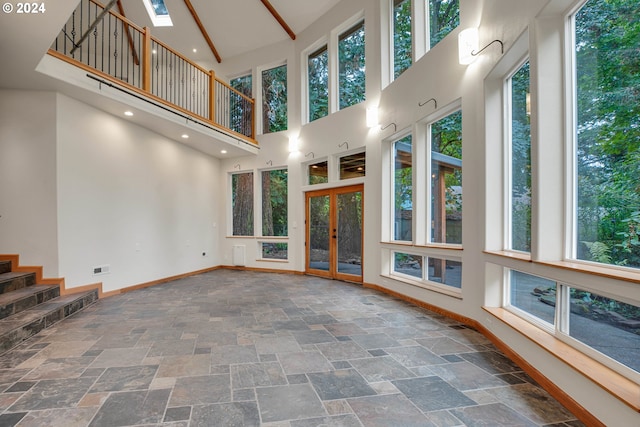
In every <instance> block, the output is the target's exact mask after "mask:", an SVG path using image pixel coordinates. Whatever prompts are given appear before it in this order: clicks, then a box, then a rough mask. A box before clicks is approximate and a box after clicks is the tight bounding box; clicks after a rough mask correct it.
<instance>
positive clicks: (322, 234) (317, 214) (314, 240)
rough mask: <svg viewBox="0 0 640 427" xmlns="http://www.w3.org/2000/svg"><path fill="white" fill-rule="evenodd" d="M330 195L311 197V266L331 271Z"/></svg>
mask: <svg viewBox="0 0 640 427" xmlns="http://www.w3.org/2000/svg"><path fill="white" fill-rule="evenodd" d="M329 231H330V230H329V196H318V197H310V198H309V268H313V269H316V270H325V271H329V243H330V241H329V239H330V235H329Z"/></svg>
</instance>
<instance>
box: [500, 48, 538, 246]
mask: <svg viewBox="0 0 640 427" xmlns="http://www.w3.org/2000/svg"><path fill="white" fill-rule="evenodd" d="M527 62H529V69H530V70H531V58H530V57H529V55H528V53H527V55H526V56H524V57H523V58H522V59H520V60H519V61H518V62H516V65H514V66H513V67H511V68H510V69H509V71H508V72H507V76H506V77H505V79H504V83H503V86H504V87H503V94H504V95H503V104H504V136H503V140H504V147H503V150H504V153H505V159H504V176H505V179H504V189H503V191H504V199H505V200H504V213H503V215H504V230H503V243H502V247H503V248H504V250H506V251H509V252H516V253H521V254H523V255H526V256H530V255H531V248H530V250H529V252H526V251H521V250H518V249H514V248H513V127H512V124H513V117H512V113H513V103H512V94H513V92H512V84H511V81H512V78H513V76H514V75H515V74H516V73H517V72H519V71H520V69H521V68H522V67H523V66H524V64H526V63H527ZM529 91H530V92H529V93H530V98H532V97H533V90H532V87H531V71H529ZM530 116H531V119H530V133H529V160H530V163H529V166H530V168H531V173H533V165H532V163H533V160H532V159H531V144H532V139H533V138H532V135H531V131H532V130H533V111H531V112H530ZM532 181H533V179H532ZM531 187H533V182H532V183H531ZM530 190H531V193H532V195H531V200H533V188H531V189H530ZM530 209H533V206H532V203H531V201H530ZM531 222H533V219H532V220H531ZM531 229H532V224H529V237H530V240H533V235H532V234H533V233H532V230H531Z"/></svg>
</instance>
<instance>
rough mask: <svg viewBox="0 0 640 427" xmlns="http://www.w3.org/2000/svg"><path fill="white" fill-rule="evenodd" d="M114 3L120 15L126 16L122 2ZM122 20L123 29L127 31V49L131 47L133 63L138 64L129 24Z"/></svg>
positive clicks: (138, 59) (138, 60)
mask: <svg viewBox="0 0 640 427" xmlns="http://www.w3.org/2000/svg"><path fill="white" fill-rule="evenodd" d="M116 4H117V5H118V11H119V12H120V15H122V16H123V17H125V18H126V15H125V14H124V7H123V6H122V2H121V1H120V0H118V2H117V3H116ZM123 22H124V31H125V32H126V33H127V40H128V41H129V49H131V55H132V56H133V63H134V64H136V65H140V58H138V52H136V46H135V44H134V43H133V39H132V38H131V33H130V32H129V24H127V22H126V21H123Z"/></svg>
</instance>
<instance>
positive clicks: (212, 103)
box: [209, 70, 216, 123]
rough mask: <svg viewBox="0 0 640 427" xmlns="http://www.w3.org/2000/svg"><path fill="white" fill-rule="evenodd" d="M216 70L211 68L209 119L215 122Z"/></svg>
mask: <svg viewBox="0 0 640 427" xmlns="http://www.w3.org/2000/svg"><path fill="white" fill-rule="evenodd" d="M215 87H216V72H215V71H213V70H211V71H209V120H211V122H212V123H215V120H216V114H215V108H216V89H215Z"/></svg>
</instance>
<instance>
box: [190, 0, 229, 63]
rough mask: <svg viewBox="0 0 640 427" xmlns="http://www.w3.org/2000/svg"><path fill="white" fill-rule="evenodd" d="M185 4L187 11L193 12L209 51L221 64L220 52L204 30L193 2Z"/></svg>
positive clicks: (192, 14)
mask: <svg viewBox="0 0 640 427" xmlns="http://www.w3.org/2000/svg"><path fill="white" fill-rule="evenodd" d="M184 4H185V5H186V6H187V9H189V12H191V16H192V17H193V20H194V21H196V25H197V26H198V28H199V29H200V32H201V33H202V37H204V39H205V40H206V42H207V44H208V45H209V49H211V52H212V53H213V56H215V57H216V60H217V61H218V64H219V63H221V62H222V58H221V57H220V54H219V53H218V50H217V49H216V47H215V46H214V45H213V42H212V41H211V38H210V37H209V34H207V30H206V29H205V28H204V25H202V21H200V17H199V16H198V13H197V12H196V10H195V9H194V8H193V5H192V4H191V1H190V0H184Z"/></svg>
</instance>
